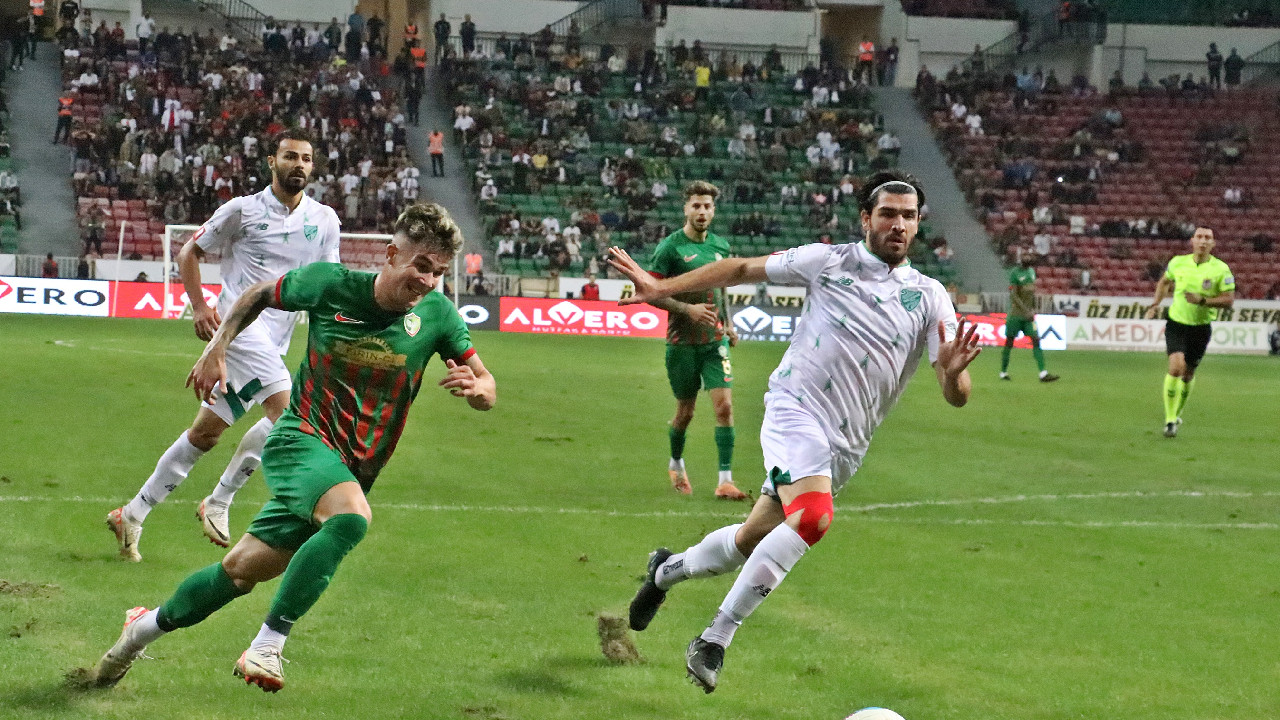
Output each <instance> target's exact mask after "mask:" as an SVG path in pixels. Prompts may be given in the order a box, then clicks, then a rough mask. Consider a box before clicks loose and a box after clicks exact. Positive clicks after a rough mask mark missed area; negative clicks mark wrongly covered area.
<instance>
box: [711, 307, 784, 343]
mask: <svg viewBox="0 0 1280 720" xmlns="http://www.w3.org/2000/svg"><path fill="white" fill-rule="evenodd" d="M800 312H801V308H800V306H798V305H797V306H795V307H777V306H766V307H756V306H755V305H748V306H746V307H738V306H734V305H730V306H729V317H730V318H732V319H733V329H734V330H736V331H737V332H738V339H739V340H764V341H767V342H789V341H790V340H791V334H792V333H793V332H795V326H796V323H797V322H798V321H799V320H800Z"/></svg>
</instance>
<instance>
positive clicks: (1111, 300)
mask: <svg viewBox="0 0 1280 720" xmlns="http://www.w3.org/2000/svg"><path fill="white" fill-rule="evenodd" d="M1152 287H1154V284H1153V285H1152ZM1169 303H1170V301H1169V300H1165V301H1164V306H1165V307H1168V306H1169ZM1150 304H1151V296H1146V297H1125V296H1114V295H1054V296H1053V306H1054V309H1056V310H1057V311H1058V312H1059V313H1061V314H1063V315H1067V316H1068V317H1071V316H1074V317H1082V318H1102V319H1112V320H1141V319H1143V317H1142V314H1143V313H1144V312H1146V310H1147V306H1148V305H1150ZM1218 320H1219V321H1221V322H1246V323H1262V324H1264V325H1274V324H1276V323H1280V300H1236V301H1235V305H1234V307H1230V308H1220V309H1219V310H1218Z"/></svg>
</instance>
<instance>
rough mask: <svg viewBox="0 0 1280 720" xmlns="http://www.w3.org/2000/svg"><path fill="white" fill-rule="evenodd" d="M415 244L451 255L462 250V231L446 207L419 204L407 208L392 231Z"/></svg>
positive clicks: (434, 204)
mask: <svg viewBox="0 0 1280 720" xmlns="http://www.w3.org/2000/svg"><path fill="white" fill-rule="evenodd" d="M392 233H393V234H395V235H403V236H404V237H405V239H406V240H408V241H409V242H411V243H414V244H425V245H427V246H429V247H431V248H433V249H437V250H440V251H442V252H445V253H447V254H449V255H456V254H457V252H458V251H459V250H461V249H462V231H461V230H460V229H458V224H457V223H456V222H454V221H453V218H452V217H450V216H449V211H448V210H446V209H444V206H442V205H438V204H436V203H418V204H416V205H410V206H409V207H407V208H405V209H404V211H403V212H401V213H400V216H399V217H397V218H396V224H395V227H394V228H393V230H392Z"/></svg>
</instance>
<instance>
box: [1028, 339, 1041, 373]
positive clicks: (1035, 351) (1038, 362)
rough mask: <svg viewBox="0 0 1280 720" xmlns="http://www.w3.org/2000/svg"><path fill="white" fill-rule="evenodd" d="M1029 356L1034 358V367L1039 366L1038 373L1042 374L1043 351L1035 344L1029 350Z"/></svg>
mask: <svg viewBox="0 0 1280 720" xmlns="http://www.w3.org/2000/svg"><path fill="white" fill-rule="evenodd" d="M1031 354H1032V355H1034V356H1035V358H1036V365H1037V366H1039V368H1040V372H1044V351H1043V350H1041V349H1040V345H1039V344H1036V345H1034V346H1032V348H1031Z"/></svg>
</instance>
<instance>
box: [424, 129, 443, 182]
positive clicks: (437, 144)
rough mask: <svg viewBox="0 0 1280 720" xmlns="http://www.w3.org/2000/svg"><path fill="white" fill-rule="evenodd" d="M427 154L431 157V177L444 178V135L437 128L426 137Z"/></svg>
mask: <svg viewBox="0 0 1280 720" xmlns="http://www.w3.org/2000/svg"><path fill="white" fill-rule="evenodd" d="M427 153H428V154H429V155H431V176H432V177H444V133H442V132H440V129H439V128H436V129H435V130H432V131H431V134H430V135H428V136H427Z"/></svg>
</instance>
